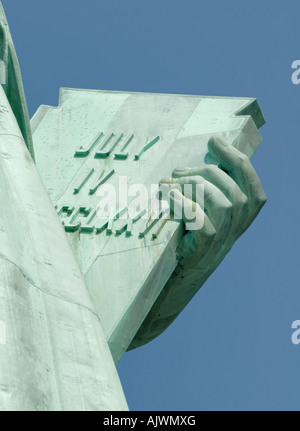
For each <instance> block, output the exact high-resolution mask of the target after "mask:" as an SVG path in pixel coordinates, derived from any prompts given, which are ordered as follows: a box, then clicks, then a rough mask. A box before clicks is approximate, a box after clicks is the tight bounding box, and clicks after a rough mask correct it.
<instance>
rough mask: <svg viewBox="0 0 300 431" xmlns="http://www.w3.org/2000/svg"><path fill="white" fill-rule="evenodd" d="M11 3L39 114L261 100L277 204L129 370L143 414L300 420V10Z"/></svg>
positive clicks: (132, 395)
mask: <svg viewBox="0 0 300 431" xmlns="http://www.w3.org/2000/svg"><path fill="white" fill-rule="evenodd" d="M2 3H3V6H4V8H5V10H6V14H7V17H8V21H9V24H10V28H11V31H12V34H13V38H14V42H15V46H16V49H17V53H18V56H19V60H20V63H21V68H22V74H23V80H24V85H25V91H26V96H27V102H28V106H29V111H30V115H31V116H32V115H33V114H34V112H35V110H36V109H37V108H38V106H39V105H40V104H49V105H57V102H58V92H59V87H63V86H66V87H75V88H89V89H105V90H130V91H146V92H163V93H183V94H197V95H214V96H247V97H248V96H251V97H257V98H258V101H259V103H260V106H261V109H262V111H263V113H264V115H265V118H266V121H267V124H266V125H265V126H264V127H263V128H262V129H261V134H262V136H263V142H262V145H261V147H260V149H259V150H258V152H257V154H256V155H255V157H254V158H253V164H254V166H255V168H256V169H257V172H258V173H259V176H260V178H261V181H262V183H263V186H264V189H265V191H266V194H267V196H268V199H269V200H268V203H267V205H266V206H265V207H264V209H263V211H262V213H261V214H260V216H259V217H258V219H257V220H256V221H255V222H254V224H253V225H252V226H251V228H250V229H249V230H248V231H247V232H246V234H245V235H244V236H243V237H242V238H241V239H240V240H239V241H238V242H237V243H236V244H235V246H234V247H233V249H232V250H231V253H230V254H229V255H228V256H227V258H226V259H225V261H224V262H223V263H222V265H221V266H220V267H219V268H218V269H217V271H216V272H215V273H214V274H213V276H212V277H211V278H210V279H209V280H208V281H207V283H206V284H205V285H204V286H203V288H202V289H201V291H200V292H199V293H198V295H197V296H196V297H195V298H194V300H193V301H192V302H191V303H190V305H189V306H188V307H187V308H186V309H185V311H184V312H183V313H182V314H181V316H180V317H179V318H178V319H177V320H176V322H175V323H174V324H173V325H172V326H171V327H170V328H169V329H168V330H167V331H166V332H165V333H164V334H163V335H162V336H161V337H160V338H158V339H157V340H155V341H154V342H152V343H150V344H149V345H147V346H145V347H143V348H141V349H139V350H137V351H133V352H130V353H128V354H126V355H125V357H124V358H123V359H122V361H121V363H120V365H119V367H118V370H119V374H120V377H121V380H122V383H123V387H124V391H125V393H126V395H127V399H128V403H129V406H130V408H131V409H132V410H238V409H243V410H245V409H272V410H273V409H280V410H283V409H289V410H290V409H292V410H298V409H299V407H300V373H299V366H300V345H299V346H295V345H293V344H292V342H291V335H292V332H293V331H292V329H291V325H292V322H293V321H294V320H300V283H299V278H300V277H299V264H300V263H299V238H300V236H299V233H300V232H299V212H300V203H299V165H300V162H299V156H300V136H299V135H300V133H299V132H300V85H299V86H296V85H293V84H292V82H291V75H292V69H291V64H292V62H293V61H294V60H297V59H300V49H299V39H300V31H299V20H300V4H299V0H286V1H284V2H283V1H279V0H263V1H261V0H251V1H247V2H245V1H243V2H242V1H240V0H228V1H224V0H218V1H216V0H209V1H208V0H206V1H203V0H185V1H183V0H151V1H146V0H109V1H104V0H86V1H82V0H80V1H79V0H72V1H70V0H52V1H45V0H44V1H41V0H26V1H24V0H2Z"/></svg>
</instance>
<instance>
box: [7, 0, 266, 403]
mask: <svg viewBox="0 0 300 431" xmlns="http://www.w3.org/2000/svg"><path fill="white" fill-rule="evenodd" d="M0 60H1V61H2V64H4V65H5V82H3V83H2V84H3V85H0V177H1V181H0V184H1V187H0V195H1V202H2V203H5V204H3V205H2V206H1V210H0V238H1V250H0V280H1V281H0V297H1V302H0V304H1V305H0V318H1V320H2V321H3V322H5V328H6V337H5V339H6V342H5V344H3V345H1V344H0V409H1V410H126V409H127V404H126V400H125V397H124V394H123V391H122V387H121V384H120V381H119V378H118V375H117V372H116V368H115V364H116V363H117V362H118V361H119V360H120V359H121V357H122V355H123V354H124V353H125V352H126V351H127V350H129V349H133V348H137V347H139V346H141V345H142V344H145V343H147V342H149V341H151V340H152V339H153V338H155V337H156V336H158V335H159V334H160V333H161V332H162V331H164V330H165V329H166V328H167V327H168V326H169V325H170V324H171V323H172V322H173V320H174V319H175V318H176V317H177V316H178V314H179V313H180V312H181V311H182V309H183V308H184V307H185V306H186V305H187V303H188V302H189V301H190V300H191V299H192V297H193V296H194V295H195V294H196V292H197V291H198V290H199V289H200V287H201V286H202V285H203V283H204V282H205V281H206V280H207V278H208V277H209V276H210V274H211V273H212V272H213V271H214V270H215V268H217V266H218V265H219V264H220V263H221V262H222V260H223V259H224V257H225V256H226V254H227V253H228V252H229V251H230V249H231V247H232V246H233V244H234V243H235V241H236V240H237V239H238V238H239V237H240V236H241V235H242V234H243V233H244V232H245V230H246V229H247V228H248V226H249V225H250V224H251V223H252V221H253V220H254V219H255V217H256V216H257V214H258V213H259V211H260V210H261V208H262V206H263V205H264V203H265V202H266V197H265V194H264V192H263V189H262V187H261V184H260V181H259V178H258V176H257V174H256V172H255V170H254V168H253V167H252V165H251V162H250V157H251V156H252V154H253V153H254V152H255V151H256V149H257V147H258V145H259V143H260V141H261V138H260V135H259V133H258V130H257V129H258V128H259V127H260V126H262V125H263V124H264V119H263V116H262V114H261V111H260V109H259V106H258V104H257V102H256V100H255V99H250V98H249V99H247V98H216V97H214V98H209V97H200V96H181V95H153V94H138V93H118V92H105V91H88V90H74V89H63V90H61V95H60V103H59V106H58V107H57V108H52V107H49V106H41V107H40V109H39V110H38V111H37V113H36V114H35V116H34V118H33V119H32V121H31V125H30V122H29V118H28V113H27V108H26V101H25V96H24V91H23V86H22V81H21V75H20V69H19V65H18V61H17V57H16V54H15V51H14V47H13V43H12V39H11V36H10V32H9V29H8V25H7V22H6V18H5V15H4V11H3V9H2V6H1V8H0ZM0 64H1V63H0ZM0 76H1V74H0ZM181 166H183V167H181ZM184 166H188V167H184ZM158 183H160V185H161V188H159V189H157V188H155V187H154V189H153V190H152V189H151V186H153V185H157V184H158ZM137 185H139V187H137ZM185 186H190V188H186V187H185ZM164 188H165V189H167V190H170V188H171V191H172V193H171V194H168V196H169V197H170V202H169V203H170V205H169V207H171V211H167V210H166V208H169V207H168V206H167V207H166V206H164V205H163V203H164V200H165V196H163V190H164ZM109 190H115V191H116V194H115V196H114V197H115V202H114V203H113V204H112V203H111V202H112V201H111V200H109V199H108V200H107V196H105V194H104V191H106V192H108V191H109ZM186 190H187V191H186ZM195 190H196V192H195ZM127 191H128V193H127ZM198 192H199V193H198ZM126 193H127V194H128V196H126ZM104 201H105V202H106V209H108V212H107V213H105V214H104V215H103V214H102V213H101V211H100V210H99V202H100V203H101V202H104ZM199 202H200V204H199ZM133 207H134V208H133ZM149 208H150V209H149ZM153 208H154V209H153ZM178 208H179V210H178ZM186 208H188V209H190V212H191V213H192V218H187V217H186V213H185V211H184V209H186ZM182 209H183V210H182ZM102 210H103V211H104V210H105V208H104V207H102ZM195 220H196V221H198V222H199V224H198V225H197V226H196V227H195V226H194V225H193V223H194V222H195Z"/></svg>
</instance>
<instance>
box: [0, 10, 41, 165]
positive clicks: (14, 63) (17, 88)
mask: <svg viewBox="0 0 300 431" xmlns="http://www.w3.org/2000/svg"><path fill="white" fill-rule="evenodd" d="M0 60H1V61H2V62H3V63H4V65H5V72H6V73H5V75H6V76H5V82H4V83H3V82H1V83H0V84H3V85H2V88H3V90H4V92H5V94H6V97H7V99H8V101H9V104H10V107H11V109H12V111H13V113H14V116H15V118H16V120H17V123H18V126H19V129H20V130H21V132H22V136H23V138H24V141H25V143H26V145H27V148H28V150H29V152H30V154H31V157H32V158H33V159H34V151H33V144H32V136H31V128H30V121H29V115H28V110H27V104H26V98H25V93H24V88H23V82H22V76H21V70H20V65H19V61H18V58H17V54H16V51H15V48H14V44H13V41H12V37H11V34H10V31H9V27H8V24H7V21H6V17H5V13H4V10H3V6H2V4H1V2H0Z"/></svg>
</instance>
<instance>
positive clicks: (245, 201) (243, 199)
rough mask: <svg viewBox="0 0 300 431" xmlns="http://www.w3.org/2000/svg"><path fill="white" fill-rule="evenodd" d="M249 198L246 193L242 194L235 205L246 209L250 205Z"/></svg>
mask: <svg viewBox="0 0 300 431" xmlns="http://www.w3.org/2000/svg"><path fill="white" fill-rule="evenodd" d="M248 201H249V199H248V198H247V196H246V195H244V194H241V195H240V196H239V197H238V198H237V199H236V201H235V207H236V208H238V209H244V208H246V207H247V205H248Z"/></svg>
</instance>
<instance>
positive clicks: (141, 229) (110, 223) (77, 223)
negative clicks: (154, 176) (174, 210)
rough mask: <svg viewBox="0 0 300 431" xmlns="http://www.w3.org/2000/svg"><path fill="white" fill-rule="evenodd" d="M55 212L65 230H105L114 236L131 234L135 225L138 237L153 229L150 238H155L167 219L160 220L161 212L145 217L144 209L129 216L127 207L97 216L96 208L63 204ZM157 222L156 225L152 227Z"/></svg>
mask: <svg viewBox="0 0 300 431" xmlns="http://www.w3.org/2000/svg"><path fill="white" fill-rule="evenodd" d="M56 210H57V213H58V215H59V217H60V219H61V222H62V224H63V226H64V228H65V231H66V232H69V233H74V232H78V231H79V232H80V233H85V234H93V233H94V234H101V233H103V232H106V235H112V234H114V235H115V236H116V237H118V236H120V235H122V234H123V233H124V234H125V236H124V237H125V238H129V237H131V236H132V235H133V227H134V226H135V225H136V226H137V228H136V229H135V236H136V237H137V238H139V239H143V238H145V236H146V235H147V234H148V233H150V232H151V231H153V233H152V240H156V239H157V238H158V236H159V234H160V233H161V231H162V230H163V228H164V227H165V225H166V223H167V221H168V220H162V217H163V214H164V213H163V212H161V213H160V214H159V215H158V217H157V218H155V219H151V218H149V219H145V218H144V216H145V214H146V210H143V211H141V212H140V213H139V214H138V215H137V216H136V217H135V218H133V219H132V218H130V217H129V215H128V208H127V207H124V208H122V209H121V210H117V211H115V213H113V214H112V215H111V216H110V217H107V218H98V217H97V209H94V210H92V208H87V207H85V206H79V207H76V208H74V207H70V206H68V205H63V206H61V208H56ZM157 224H158V227H157V228H156V229H154V227H155V226H156V225H157Z"/></svg>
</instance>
